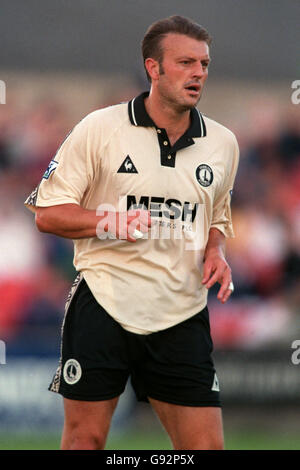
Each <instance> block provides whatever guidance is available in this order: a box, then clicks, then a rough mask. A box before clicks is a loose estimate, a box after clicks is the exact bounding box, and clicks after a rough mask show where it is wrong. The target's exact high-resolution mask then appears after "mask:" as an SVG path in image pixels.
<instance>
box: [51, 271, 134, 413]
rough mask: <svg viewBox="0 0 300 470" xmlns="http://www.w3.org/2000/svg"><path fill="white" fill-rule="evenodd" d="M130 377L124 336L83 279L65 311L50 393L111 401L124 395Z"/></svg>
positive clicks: (72, 397) (72, 398)
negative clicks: (59, 354) (56, 367)
mask: <svg viewBox="0 0 300 470" xmlns="http://www.w3.org/2000/svg"><path fill="white" fill-rule="evenodd" d="M128 376H129V368H128V360H127V353H126V342H125V338H124V332H123V330H122V328H121V326H120V325H119V324H118V323H117V322H116V321H115V320H114V319H113V318H112V317H110V315H109V314H108V313H107V312H106V311H105V310H104V309H103V308H102V307H101V305H99V304H98V303H97V301H96V300H95V299H94V297H93V295H92V293H91V291H90V290H89V287H88V286H87V284H86V282H85V280H84V279H81V281H80V284H78V285H77V288H76V292H75V293H74V295H73V297H72V300H71V302H70V303H69V305H68V309H67V310H66V314H65V319H64V323H63V328H62V346H61V360H60V366H59V368H58V370H57V373H56V375H55V377H54V379H53V381H52V384H51V385H50V390H51V391H54V392H58V393H60V394H61V395H63V397H64V398H69V399H70V400H80V401H102V400H110V399H112V398H114V397H118V396H119V395H120V394H121V393H122V392H123V391H124V389H125V385H126V382H127V379H128ZM74 406H75V405H74Z"/></svg>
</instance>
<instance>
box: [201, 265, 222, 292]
mask: <svg viewBox="0 0 300 470" xmlns="http://www.w3.org/2000/svg"><path fill="white" fill-rule="evenodd" d="M221 277H222V272H221V271H220V269H217V270H216V271H215V272H214V274H213V275H212V277H211V278H210V279H209V280H208V281H207V282H206V283H205V287H206V288H207V289H210V288H211V287H212V286H213V285H214V284H215V283H216V282H217V281H218V280H219V279H220V278H221Z"/></svg>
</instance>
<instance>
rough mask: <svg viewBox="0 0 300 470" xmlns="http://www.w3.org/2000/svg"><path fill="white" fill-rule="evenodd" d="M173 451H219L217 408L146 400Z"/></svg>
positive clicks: (219, 414)
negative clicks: (162, 427) (170, 442)
mask: <svg viewBox="0 0 300 470" xmlns="http://www.w3.org/2000/svg"><path fill="white" fill-rule="evenodd" d="M149 400H150V403H151V405H152V407H153V408H154V410H155V412H156V413H157V415H158V417H159V419H160V421H161V423H162V425H163V426H164V428H165V430H166V431H167V433H168V434H169V437H170V439H171V441H172V444H173V447H174V449H176V450H180V449H182V450H192V449H194V450H195V449H198V450H201V449H202V450H222V449H223V448H224V438H223V424H222V411H221V408H219V407H191V406H181V405H174V404H171V403H165V402H161V401H159V400H155V399H153V398H149Z"/></svg>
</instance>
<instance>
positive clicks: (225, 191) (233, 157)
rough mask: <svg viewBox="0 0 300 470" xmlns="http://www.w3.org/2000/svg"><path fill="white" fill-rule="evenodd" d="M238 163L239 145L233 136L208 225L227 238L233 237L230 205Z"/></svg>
mask: <svg viewBox="0 0 300 470" xmlns="http://www.w3.org/2000/svg"><path fill="white" fill-rule="evenodd" d="M238 163H239V147H238V143H237V141H236V138H235V137H234V141H233V145H231V151H230V159H229V163H228V167H227V171H226V172H225V178H224V184H223V185H222V188H221V190H220V191H219V193H218V195H217V196H216V198H215V201H214V207H213V218H212V223H211V226H210V228H217V229H218V230H220V232H222V233H223V234H224V235H225V237H228V238H233V237H234V230H233V225H232V217H231V207H230V205H231V196H232V191H233V186H234V181H235V177H236V173H237V169H238Z"/></svg>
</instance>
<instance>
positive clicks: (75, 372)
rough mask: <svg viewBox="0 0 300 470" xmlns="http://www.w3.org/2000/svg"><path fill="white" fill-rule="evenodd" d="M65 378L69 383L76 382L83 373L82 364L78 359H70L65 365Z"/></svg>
mask: <svg viewBox="0 0 300 470" xmlns="http://www.w3.org/2000/svg"><path fill="white" fill-rule="evenodd" d="M63 374H64V379H65V382H67V384H69V385H74V384H76V383H77V382H78V381H79V380H80V378H81V374H82V370H81V366H80V364H79V362H78V361H76V359H69V360H68V361H67V362H66V363H65V366H64V372H63Z"/></svg>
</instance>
